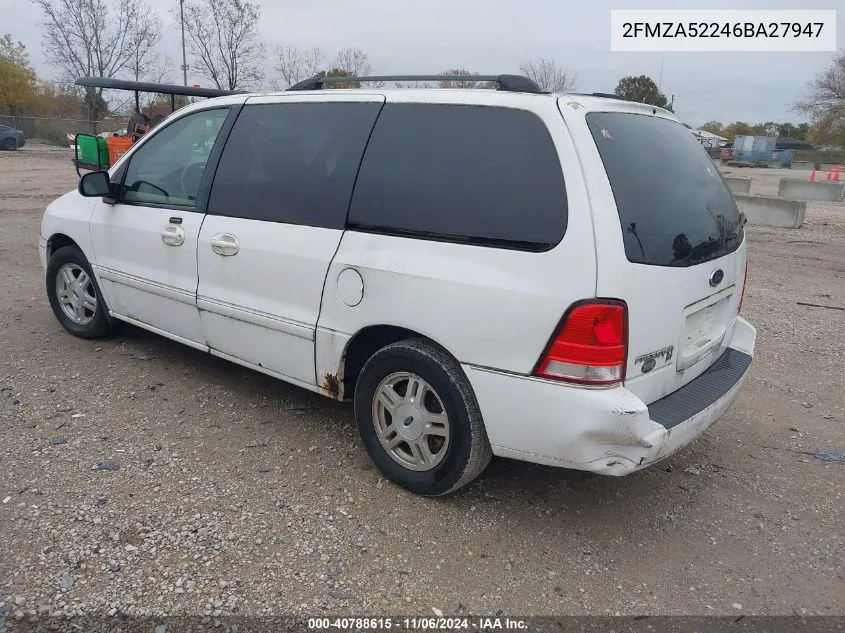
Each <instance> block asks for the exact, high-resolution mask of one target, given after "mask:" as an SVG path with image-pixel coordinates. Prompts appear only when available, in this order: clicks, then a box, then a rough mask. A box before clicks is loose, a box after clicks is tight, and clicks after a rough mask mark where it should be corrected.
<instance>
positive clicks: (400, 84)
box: [394, 81, 431, 88]
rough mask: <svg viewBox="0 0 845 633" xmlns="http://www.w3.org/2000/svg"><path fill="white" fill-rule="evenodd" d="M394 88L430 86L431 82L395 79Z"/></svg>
mask: <svg viewBox="0 0 845 633" xmlns="http://www.w3.org/2000/svg"><path fill="white" fill-rule="evenodd" d="M394 87H396V88H431V84H430V83H428V82H427V81H396V82H394Z"/></svg>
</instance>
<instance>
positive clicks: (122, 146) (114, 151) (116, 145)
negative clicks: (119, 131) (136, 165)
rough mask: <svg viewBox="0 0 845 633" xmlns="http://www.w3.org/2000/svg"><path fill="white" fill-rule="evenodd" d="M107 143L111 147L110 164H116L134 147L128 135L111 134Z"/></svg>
mask: <svg viewBox="0 0 845 633" xmlns="http://www.w3.org/2000/svg"><path fill="white" fill-rule="evenodd" d="M106 145H108V148H109V164H110V165H114V164H115V163H116V162H117V159H118V158H120V157H121V156H122V155H123V154H125V153H126V150H128V149H129V148H130V147H132V139H131V138H128V137H126V136H109V137H108V138H107V139H106Z"/></svg>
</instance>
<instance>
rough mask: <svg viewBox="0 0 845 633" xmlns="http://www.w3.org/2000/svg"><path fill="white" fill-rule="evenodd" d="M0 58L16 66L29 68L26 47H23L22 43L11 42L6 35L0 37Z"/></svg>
mask: <svg viewBox="0 0 845 633" xmlns="http://www.w3.org/2000/svg"><path fill="white" fill-rule="evenodd" d="M0 57H2V58H4V59H8V60H10V61H11V62H12V63H13V64H17V65H18V66H24V67H26V68H30V65H29V54H28V53H27V52H26V46H24V45H23V42H16V41H15V40H13V39H12V36H11V35H9V34H8V33H6V34H5V35H0Z"/></svg>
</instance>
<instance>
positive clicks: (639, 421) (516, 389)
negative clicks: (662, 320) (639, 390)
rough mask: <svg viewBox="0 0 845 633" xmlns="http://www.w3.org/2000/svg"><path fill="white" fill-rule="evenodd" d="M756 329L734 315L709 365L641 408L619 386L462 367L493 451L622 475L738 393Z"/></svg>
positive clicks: (661, 454) (659, 455) (651, 459)
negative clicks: (719, 351) (574, 384)
mask: <svg viewBox="0 0 845 633" xmlns="http://www.w3.org/2000/svg"><path fill="white" fill-rule="evenodd" d="M756 336H757V333H756V330H755V329H754V327H752V326H751V325H750V324H749V323H748V322H747V321H745V320H744V319H741V318H740V319H737V322H736V324H735V327H734V331H733V338H732V339H731V342H730V344H729V345H728V347H727V349H726V350H725V352H724V353H723V355H722V356H721V357H720V358H719V360H717V361H716V362H715V363H714V364H713V365H712V366H711V367H710V368H708V369H707V371H705V372H704V373H702V374H701V375H700V376H698V377H697V378H695V379H694V380H692V381H690V382H689V383H688V384H686V385H685V386H684V387H682V388H680V389H678V390H677V391H675V392H674V393H671V394H669V395H668V396H666V397H665V398H663V399H661V400H658V401H657V402H653V403H652V404H651V405H650V406H647V405H646V404H644V403H643V402H642V400H640V399H639V398H637V397H636V396H635V395H634V394H633V393H631V392H630V391H628V390H627V389H625V388H624V387H615V388H612V389H584V388H578V387H570V386H568V385H561V384H556V383H553V382H550V381H547V380H539V379H536V378H530V377H525V376H515V375H513V374H505V373H501V372H496V371H492V370H487V369H480V368H476V367H473V366H469V365H465V366H464V371H465V372H466V373H467V376H468V377H469V380H470V383H471V384H472V387H473V389H474V391H475V394H476V398H477V399H478V403H479V406H480V407H481V413H482V415H483V416H484V423H485V426H486V429H487V435H488V437H489V439H490V443H491V445H492V447H493V453H494V454H496V455H499V456H502V457H511V458H514V459H520V460H524V461H530V462H537V463H540V464H548V465H552V466H562V467H565V468H574V469H579V470H588V471H592V472H595V473H601V474H605V475H626V474H628V473H631V472H634V471H636V470H640V469H642V468H646V467H648V466H650V465H651V464H653V463H655V462H658V461H660V460H662V459H665V458H666V457H668V456H670V455H671V454H672V453H674V452H675V451H677V450H679V449H681V448H683V447H684V446H686V445H687V444H689V443H690V442H692V441H693V440H694V439H696V438H697V437H698V436H699V435H701V434H702V433H703V432H704V431H705V430H707V429H708V428H709V427H710V426H711V425H712V424H713V423H714V422H715V421H716V420H718V419H719V418H720V417H721V416H722V415H723V414H724V413H725V411H726V410H727V409H728V407H730V405H731V403H732V402H733V401H734V399H735V398H736V396H737V394H738V393H739V390H740V389H741V387H742V384H743V382H744V380H745V377H746V376H747V374H748V369H749V367H750V364H751V359H752V357H753V355H754V344H755V341H756Z"/></svg>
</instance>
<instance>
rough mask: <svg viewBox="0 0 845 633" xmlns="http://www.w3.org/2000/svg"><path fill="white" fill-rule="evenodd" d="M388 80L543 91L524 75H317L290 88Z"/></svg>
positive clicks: (317, 88) (316, 87) (306, 88)
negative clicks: (452, 82) (477, 83)
mask: <svg viewBox="0 0 845 633" xmlns="http://www.w3.org/2000/svg"><path fill="white" fill-rule="evenodd" d="M382 81H384V82H387V81H475V82H493V83H496V84H498V86H499V90H504V91H506V92H531V93H535V94H539V93H542V92H543V91H542V90H540V86H538V85H537V84H536V83H535V82H534V81H533V80H531V79H529V78H528V77H524V76H522V75H373V76H366V77H320V76H315V77H311V78H309V79H304V80H302V81H300V82H299V83H296V84H294V85H293V86H291V87H290V88H288V90H320V89H321V88H323V86H324V85H325V84H333V83H349V82H355V83H363V82H382Z"/></svg>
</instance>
